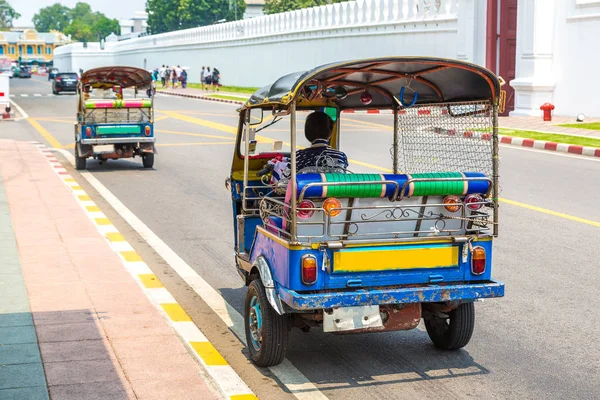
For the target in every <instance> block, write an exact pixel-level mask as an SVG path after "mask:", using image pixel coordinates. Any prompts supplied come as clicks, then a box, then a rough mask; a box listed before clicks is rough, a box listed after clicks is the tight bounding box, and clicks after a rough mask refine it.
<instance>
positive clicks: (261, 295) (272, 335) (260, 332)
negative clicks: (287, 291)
mask: <svg viewBox="0 0 600 400" xmlns="http://www.w3.org/2000/svg"><path fill="white" fill-rule="evenodd" d="M244 326H245V330H246V343H247V345H248V350H249V352H250V358H252V361H253V362H254V363H255V364H256V365H258V366H259V367H270V366H273V365H277V364H280V363H281V362H282V361H283V359H284V358H285V354H286V352H287V344H288V333H289V319H288V316H287V315H279V314H277V311H275V310H274V309H273V307H271V305H270V304H269V301H268V300H267V295H266V293H265V288H264V286H263V284H262V282H261V280H260V278H257V279H255V280H253V281H252V282H251V283H250V285H249V286H248V291H247V292H246V305H245V307H244Z"/></svg>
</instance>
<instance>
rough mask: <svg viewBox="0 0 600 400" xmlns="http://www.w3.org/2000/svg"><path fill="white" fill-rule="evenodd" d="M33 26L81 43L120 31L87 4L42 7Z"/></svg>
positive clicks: (115, 24) (112, 20) (35, 17)
mask: <svg viewBox="0 0 600 400" xmlns="http://www.w3.org/2000/svg"><path fill="white" fill-rule="evenodd" d="M0 1H2V0H0ZM33 24H34V25H35V29H36V30H37V31H38V32H48V31H50V30H52V29H56V30H58V31H61V32H63V33H65V34H67V35H71V38H72V39H73V40H75V41H81V42H91V41H99V40H100V39H104V38H105V37H107V36H108V35H110V34H111V33H113V32H114V33H119V29H120V28H119V21H117V20H116V19H110V18H108V17H107V16H106V15H104V14H102V13H101V12H97V11H96V12H94V11H93V10H92V7H90V5H89V4H87V3H83V2H79V3H77V4H75V7H73V8H69V7H65V6H63V5H62V4H60V3H56V4H53V5H51V6H48V7H44V8H42V9H40V11H39V13H38V14H35V15H34V16H33Z"/></svg>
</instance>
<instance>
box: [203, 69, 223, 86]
mask: <svg viewBox="0 0 600 400" xmlns="http://www.w3.org/2000/svg"><path fill="white" fill-rule="evenodd" d="M200 80H201V82H202V85H201V86H202V90H209V91H211V92H214V91H215V88H216V90H217V91H219V86H220V81H221V73H220V72H219V70H218V68H217V67H214V68H213V69H212V71H211V70H210V67H206V68H205V67H204V66H202V71H201V72H200Z"/></svg>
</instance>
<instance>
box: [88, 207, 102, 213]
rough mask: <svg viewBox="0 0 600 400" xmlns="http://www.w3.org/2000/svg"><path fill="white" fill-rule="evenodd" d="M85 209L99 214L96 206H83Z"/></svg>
mask: <svg viewBox="0 0 600 400" xmlns="http://www.w3.org/2000/svg"><path fill="white" fill-rule="evenodd" d="M85 209H86V210H88V211H89V212H100V207H98V206H85Z"/></svg>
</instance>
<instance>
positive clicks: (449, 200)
mask: <svg viewBox="0 0 600 400" xmlns="http://www.w3.org/2000/svg"><path fill="white" fill-rule="evenodd" d="M460 204H461V202H460V198H459V197H458V196H446V197H444V208H445V209H446V211H448V212H451V213H455V212H458V211H459V210H460Z"/></svg>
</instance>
